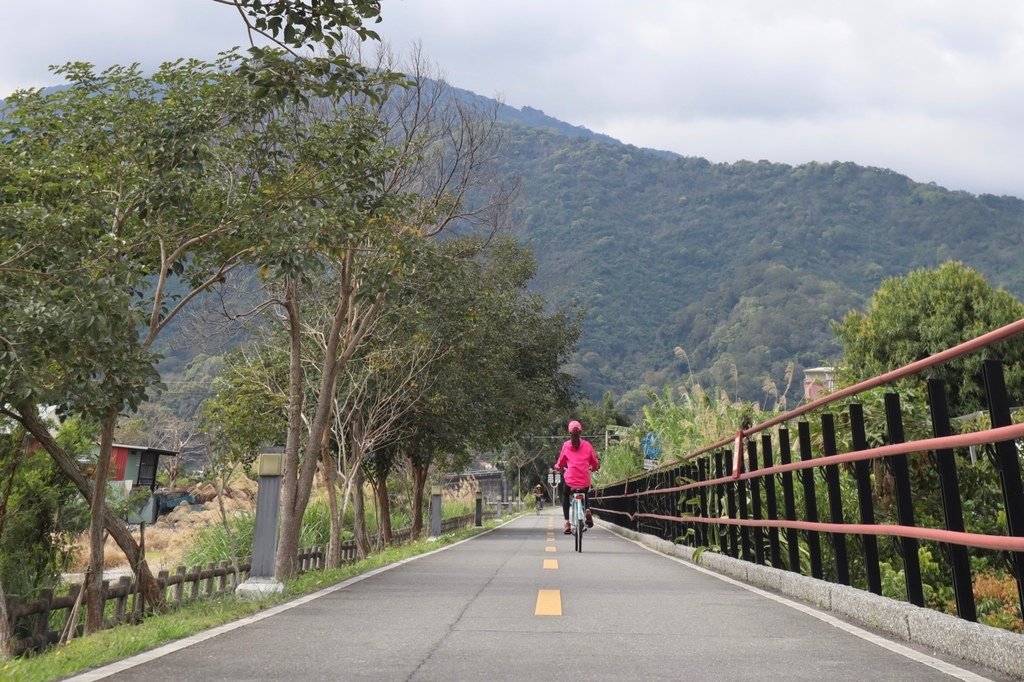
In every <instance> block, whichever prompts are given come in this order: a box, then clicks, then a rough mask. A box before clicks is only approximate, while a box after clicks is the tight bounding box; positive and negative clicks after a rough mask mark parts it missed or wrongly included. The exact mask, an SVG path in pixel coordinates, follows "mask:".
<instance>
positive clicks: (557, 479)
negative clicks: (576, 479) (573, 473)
mask: <svg viewBox="0 0 1024 682" xmlns="http://www.w3.org/2000/svg"><path fill="white" fill-rule="evenodd" d="M561 482H562V474H560V473H558V472H557V471H556V472H554V473H549V474H548V485H558V484H559V483H561Z"/></svg>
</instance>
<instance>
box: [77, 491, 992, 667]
mask: <svg viewBox="0 0 1024 682" xmlns="http://www.w3.org/2000/svg"><path fill="white" fill-rule="evenodd" d="M560 511H561V510H560V509H550V508H549V509H546V510H544V512H542V513H541V514H540V515H527V516H524V517H521V518H519V519H517V520H515V521H513V522H511V523H509V524H507V525H505V526H503V527H501V528H499V529H497V530H494V531H492V532H489V533H486V534H483V535H480V536H477V537H475V538H472V539H470V540H467V541H465V542H462V543H459V544H457V545H452V546H450V547H448V548H445V549H442V550H440V551H437V552H435V553H431V554H429V555H424V556H421V557H418V558H416V559H414V560H410V561H407V562H405V563H402V564H401V565H398V566H395V567H392V568H390V569H383V570H380V571H377V572H374V573H373V574H370V575H367V576H362V577H361V578H357V579H354V580H352V581H349V582H347V583H344V584H342V585H341V586H335V587H334V588H329V589H328V590H324V591H323V592H320V593H318V594H317V595H312V596H310V597H305V598H303V599H301V600H297V601H296V602H290V603H289V604H286V605H284V606H281V607H276V608H274V609H271V610H270V611H268V612H264V613H263V614H261V615H259V616H256V617H253V618H249V619H246V620H245V621H240V622H239V623H235V624H231V625H229V626H225V627H222V628H218V629H217V630H216V631H211V633H213V632H219V634H215V635H213V636H211V633H205V634H203V635H200V636H197V637H193V638H190V639H189V640H185V641H184V642H179V643H175V644H171V645H168V646H167V647H162V648H161V649H158V650H155V651H154V652H150V653H147V654H142V655H140V656H138V657H135V658H133V659H128V660H126V661H124V662H122V663H121V664H120V665H119V666H108V667H107V668H104V669H101V670H97V671H94V672H93V673H89V674H86V675H82V676H79V677H77V678H73V679H76V680H80V681H82V682H84V681H85V680H98V679H108V680H117V681H119V682H123V681H127V680H139V681H140V682H153V680H173V681H174V682H191V681H195V682H210V681H212V680H475V679H487V680H536V679H575V680H632V679H644V680H766V679H769V680H775V679H779V680H816V681H819V680H828V681H829V682H833V681H837V680H857V681H861V680H877V679H886V680H936V679H940V680H941V679H966V680H979V679H987V678H988V679H1000V677H998V676H996V675H993V674H992V673H990V672H986V671H982V670H978V669H977V668H976V667H970V666H969V665H968V664H964V663H960V662H956V661H952V662H950V661H948V660H945V661H944V660H940V659H937V658H935V657H934V656H932V655H930V654H928V653H927V652H921V651H918V650H916V649H913V648H910V647H908V646H906V645H904V644H899V643H895V642H891V641H890V640H887V639H885V638H883V637H881V636H878V635H874V634H871V633H868V632H865V631H863V630H860V629H858V628H855V627H852V626H849V625H846V624H844V623H841V622H839V621H837V620H836V619H835V618H833V617H831V616H828V615H824V614H821V613H820V612H818V611H816V610H814V609H811V608H810V607H807V606H805V605H800V604H796V603H794V602H791V601H789V600H787V599H784V598H780V597H775V596H773V595H766V594H765V593H763V592H760V591H756V590H751V589H749V588H747V587H745V586H743V585H740V584H737V583H735V582H734V581H730V580H728V579H723V578H721V577H718V576H715V575H714V574H711V573H709V572H707V571H704V570H702V569H698V568H694V567H693V566H691V565H689V564H685V563H683V562H681V561H678V560H675V559H670V558H667V557H664V556H661V555H658V554H655V553H653V552H651V551H648V550H646V549H644V548H642V547H640V546H639V545H636V544H634V543H632V542H630V541H628V540H624V539H622V538H620V537H618V536H617V535H614V534H612V533H610V532H608V531H606V530H603V529H601V528H594V529H592V530H590V531H588V532H587V533H586V535H585V536H584V543H583V552H582V553H581V554H579V553H576V552H574V551H573V539H572V537H571V536H565V535H562V533H561V515H560ZM556 514H557V516H556ZM129 666H130V667H129ZM118 667H120V668H122V669H120V670H118Z"/></svg>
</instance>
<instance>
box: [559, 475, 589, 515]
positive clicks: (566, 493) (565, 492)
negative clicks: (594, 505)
mask: <svg viewBox="0 0 1024 682" xmlns="http://www.w3.org/2000/svg"><path fill="white" fill-rule="evenodd" d="M573 490H582V491H583V508H584V509H590V488H572V489H570V488H569V487H568V486H567V485H565V482H563V483H562V518H564V519H565V520H566V521H568V520H569V498H570V497H571V496H572V491H573Z"/></svg>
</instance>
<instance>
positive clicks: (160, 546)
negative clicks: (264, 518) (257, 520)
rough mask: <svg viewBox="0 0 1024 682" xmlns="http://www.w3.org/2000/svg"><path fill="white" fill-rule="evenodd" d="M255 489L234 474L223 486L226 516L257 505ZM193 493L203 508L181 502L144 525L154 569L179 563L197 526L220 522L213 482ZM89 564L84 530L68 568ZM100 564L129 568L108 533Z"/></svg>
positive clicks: (78, 568) (252, 483)
mask: <svg viewBox="0 0 1024 682" xmlns="http://www.w3.org/2000/svg"><path fill="white" fill-rule="evenodd" d="M256 490H257V484H256V482H255V481H253V480H251V479H249V478H247V477H246V476H245V475H244V474H237V475H235V476H234V477H233V478H232V479H231V481H230V482H229V483H228V486H227V487H226V489H225V496H224V510H225V511H226V512H227V513H228V515H229V516H230V515H233V514H235V513H237V512H245V511H250V512H251V511H252V510H254V509H255V507H256ZM193 495H194V496H195V497H196V498H197V499H200V500H204V503H203V509H202V511H198V510H197V511H193V510H192V509H191V508H190V507H189V506H188V505H181V506H179V507H178V508H177V509H175V510H174V511H172V512H171V513H170V514H167V515H165V516H161V517H160V518H159V519H158V520H157V522H156V523H155V524H154V525H152V526H148V527H147V528H146V558H147V561H148V563H149V566H150V568H151V569H152V570H153V571H154V572H155V571H158V570H161V569H164V568H166V569H168V570H172V569H174V567H176V566H177V565H179V564H180V563H181V561H182V557H184V555H185V553H186V552H187V551H188V548H189V547H190V546H191V545H192V539H193V537H194V535H195V534H196V533H197V532H198V531H199V529H201V528H205V527H207V526H210V525H213V524H217V523H220V522H221V518H220V508H219V505H218V502H217V499H216V498H217V494H216V488H214V486H213V485H211V484H204V485H201V486H198V487H197V488H196V489H195V490H194V491H193ZM132 536H133V537H134V538H135V541H136V542H139V533H138V531H136V532H134V533H132ZM88 565H89V534H88V533H84V534H83V535H81V536H79V538H78V540H77V541H76V542H75V561H74V563H73V564H72V566H71V569H70V570H71V572H76V573H82V572H84V571H85V569H86V568H87V567H88ZM103 567H104V569H106V570H116V569H125V568H131V566H130V565H129V563H128V558H127V557H126V556H125V555H124V552H122V551H121V548H120V547H118V546H117V543H116V542H114V540H113V539H112V538H109V537H108V538H107V542H106V544H105V545H104V548H103Z"/></svg>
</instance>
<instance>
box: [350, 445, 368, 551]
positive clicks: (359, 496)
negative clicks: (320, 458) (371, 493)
mask: <svg viewBox="0 0 1024 682" xmlns="http://www.w3.org/2000/svg"><path fill="white" fill-rule="evenodd" d="M352 477H353V485H352V496H353V497H352V499H353V502H354V503H355V508H354V509H353V510H352V511H353V513H354V515H355V523H354V526H355V528H353V532H354V533H355V536H356V553H357V554H358V555H359V558H360V559H362V558H364V557H365V556H366V555H367V554H369V553H370V536H369V534H367V532H366V495H364V494H363V483H364V481H365V479H364V477H363V467H362V466H360V465H358V464H357V465H356V466H355V467H354V468H353V470H352Z"/></svg>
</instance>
